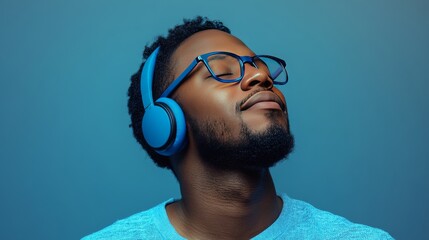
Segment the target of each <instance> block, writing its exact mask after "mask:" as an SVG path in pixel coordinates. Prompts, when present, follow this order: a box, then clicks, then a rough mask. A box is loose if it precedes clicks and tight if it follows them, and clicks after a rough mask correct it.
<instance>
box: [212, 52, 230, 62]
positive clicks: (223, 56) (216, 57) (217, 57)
mask: <svg viewBox="0 0 429 240" xmlns="http://www.w3.org/2000/svg"><path fill="white" fill-rule="evenodd" d="M212 56H213V57H211V58H210V59H207V61H208V62H211V61H212V60H223V59H225V58H226V56H225V55H222V54H215V55H212Z"/></svg>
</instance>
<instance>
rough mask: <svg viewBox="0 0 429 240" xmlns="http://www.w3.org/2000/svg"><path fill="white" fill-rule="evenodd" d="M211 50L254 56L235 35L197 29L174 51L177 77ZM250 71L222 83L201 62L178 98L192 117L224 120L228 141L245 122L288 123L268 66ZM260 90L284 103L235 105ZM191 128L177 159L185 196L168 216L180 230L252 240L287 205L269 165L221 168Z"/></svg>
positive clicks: (261, 126)
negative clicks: (241, 107)
mask: <svg viewBox="0 0 429 240" xmlns="http://www.w3.org/2000/svg"><path fill="white" fill-rule="evenodd" d="M212 51H229V52H233V53H236V54H238V55H246V56H253V55H255V54H254V53H253V52H252V51H251V50H250V49H249V48H248V47H247V46H246V45H245V44H244V43H242V42H241V41H240V40H239V39H237V38H236V37H234V36H232V35H230V34H227V33H225V32H221V31H218V30H206V31H202V32H198V33H196V34H194V35H192V36H191V37H189V38H188V39H186V40H185V41H184V42H183V43H182V44H181V45H180V46H179V47H178V48H177V50H176V51H175V52H174V54H173V56H172V61H171V62H172V66H173V75H174V77H177V76H178V75H179V74H180V73H181V72H182V71H183V70H184V69H185V68H186V67H187V66H188V65H189V63H190V62H191V61H192V60H193V59H194V58H195V57H196V56H198V55H200V54H204V53H208V52H212ZM245 70H246V71H245V75H244V78H243V80H242V81H241V82H239V83H220V82H218V81H216V80H214V79H212V78H207V76H209V75H208V71H207V70H206V68H205V67H204V66H203V64H201V63H200V64H199V65H198V66H197V67H196V68H195V69H194V71H193V72H192V74H191V75H190V76H189V77H188V79H187V80H186V81H184V82H183V84H182V85H181V86H180V87H179V88H178V89H177V90H176V91H175V92H174V93H173V96H172V97H173V98H174V99H176V100H177V101H178V102H179V104H180V105H181V106H182V109H183V111H184V112H185V113H187V114H188V115H190V116H192V117H193V118H194V119H201V121H213V120H215V121H216V120H222V121H224V122H226V125H225V126H224V129H223V130H225V129H227V131H225V132H224V133H222V137H223V138H225V141H228V140H234V139H238V137H239V134H240V123H244V124H246V125H247V126H248V127H249V128H250V129H252V131H254V132H258V131H263V130H265V129H266V128H267V127H268V126H269V125H270V124H279V125H281V126H284V127H285V128H286V127H287V124H288V123H287V120H286V119H287V117H286V109H285V107H284V106H285V104H286V103H285V98H284V96H283V94H282V93H281V92H280V91H279V90H277V89H276V88H274V87H273V83H272V81H271V80H270V79H269V77H268V76H267V74H266V73H265V72H264V71H261V70H259V69H256V68H254V67H252V66H251V65H250V64H246V66H245ZM261 89H264V91H262V92H261V95H262V94H272V93H274V94H276V95H277V96H278V97H279V99H280V100H281V102H282V104H283V103H284V105H283V106H281V105H282V104H279V103H278V102H275V101H261V102H256V103H252V105H251V107H249V108H248V109H245V110H243V111H241V112H239V113H237V110H236V103H239V102H240V101H242V100H243V99H245V98H246V97H248V96H249V94H250V93H252V92H254V91H255V90H261ZM267 112H275V113H276V116H277V117H270V118H268V117H267V114H266V113H267ZM187 131H188V132H187V136H188V138H189V143H188V146H187V148H186V150H185V151H184V152H183V153H181V154H180V155H177V156H174V157H172V158H171V161H172V165H173V170H174V172H175V173H176V176H177V179H178V181H179V183H180V190H181V194H182V199H181V200H179V201H176V202H174V203H171V204H169V205H168V206H167V214H168V217H169V220H170V222H171V224H172V225H173V226H174V228H175V229H176V231H177V232H178V233H179V234H180V235H181V236H183V237H185V238H187V239H249V238H251V237H253V236H255V235H257V234H259V233H260V232H262V231H263V230H265V229H266V228H267V227H269V226H270V225H271V224H272V223H273V222H274V221H275V220H276V219H277V217H278V216H279V214H280V212H281V210H282V205H283V203H282V201H281V199H280V198H279V197H278V196H277V194H276V190H275V187H274V183H273V180H272V177H271V174H270V172H269V170H268V169H267V168H262V169H252V170H249V169H239V170H223V169H219V168H217V167H216V166H213V165H210V164H208V163H207V162H206V161H204V159H202V158H201V156H200V155H199V153H198V149H197V148H196V144H195V140H194V135H193V131H192V126H190V125H189V124H187ZM219 132H222V129H219ZM255 147H257V146H255Z"/></svg>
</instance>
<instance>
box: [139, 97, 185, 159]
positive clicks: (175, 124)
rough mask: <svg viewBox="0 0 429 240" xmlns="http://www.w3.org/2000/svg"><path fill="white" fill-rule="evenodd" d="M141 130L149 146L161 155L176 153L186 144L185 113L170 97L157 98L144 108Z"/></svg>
mask: <svg viewBox="0 0 429 240" xmlns="http://www.w3.org/2000/svg"><path fill="white" fill-rule="evenodd" d="M142 131H143V136H144V138H145V140H146V142H147V143H148V144H149V146H151V147H152V148H153V149H154V150H155V151H156V152H157V153H159V154H161V155H163V156H172V155H174V154H176V153H178V152H179V151H180V150H182V149H183V147H184V146H185V144H186V122H185V115H184V114H183V111H182V109H181V108H180V106H179V104H177V102H176V101H174V100H173V99H171V98H159V99H158V100H157V101H156V102H155V104H154V105H152V106H150V107H149V108H148V109H146V112H145V114H144V116H143V119H142Z"/></svg>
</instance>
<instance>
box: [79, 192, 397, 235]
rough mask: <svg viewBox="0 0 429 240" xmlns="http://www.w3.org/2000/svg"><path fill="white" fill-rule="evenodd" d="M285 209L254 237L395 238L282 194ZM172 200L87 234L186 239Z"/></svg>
mask: <svg viewBox="0 0 429 240" xmlns="http://www.w3.org/2000/svg"><path fill="white" fill-rule="evenodd" d="M280 197H281V198H282V200H283V209H282V212H281V213H280V216H279V217H278V218H277V220H276V221H275V222H274V223H273V224H271V226H269V227H268V228H267V229H265V230H264V231H263V232H261V233H260V234H258V235H257V236H255V237H254V238H252V239H254V240H267V239H300V240H301V239H393V238H392V237H391V236H390V235H389V234H388V233H386V232H384V231H383V230H380V229H377V228H372V227H368V226H365V225H362V224H356V223H352V222H350V221H348V220H347V219H345V218H343V217H340V216H337V215H334V214H332V213H330V212H326V211H322V210H319V209H317V208H315V207H313V206H312V205H310V204H308V203H306V202H303V201H300V200H295V199H292V198H289V197H288V196H287V195H286V194H282V195H281V196H280ZM173 201H174V199H169V200H168V201H165V202H163V203H161V204H159V205H157V206H155V207H153V208H151V209H149V210H147V211H143V212H140V213H137V214H134V215H132V216H130V217H128V218H125V219H123V220H119V221H117V222H115V223H114V224H112V225H110V226H108V227H106V228H104V229H102V230H100V231H98V232H96V233H93V234H91V235H89V236H86V237H84V238H83V239H82V240H91V239H129V240H131V239H133V240H136V239H174V240H176V239H185V238H183V237H182V236H180V235H179V234H178V233H177V232H176V230H175V229H174V227H173V226H172V225H171V223H170V221H169V219H168V216H167V211H166V208H165V206H166V205H167V204H169V203H172V202H173Z"/></svg>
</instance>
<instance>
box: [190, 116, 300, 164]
mask: <svg viewBox="0 0 429 240" xmlns="http://www.w3.org/2000/svg"><path fill="white" fill-rule="evenodd" d="M274 115H276V114H274ZM270 116H271V117H273V116H272V114H267V117H269V118H271V117H270ZM187 118H188V120H189V124H190V127H191V129H192V133H193V135H194V138H195V143H196V147H197V149H198V152H199V154H200V156H201V158H202V159H203V161H204V162H205V163H207V164H209V165H211V166H212V167H215V168H219V169H224V170H260V169H264V168H269V167H272V166H274V165H275V164H276V163H278V162H280V161H281V160H283V159H285V158H286V157H287V156H288V155H289V153H291V152H292V151H293V147H294V137H293V135H292V134H291V133H290V129H289V121H287V127H285V126H284V125H283V124H277V123H276V121H275V120H271V121H272V123H271V124H270V125H269V126H268V127H267V128H266V129H265V130H263V131H260V132H252V130H251V129H250V128H249V127H248V126H247V125H246V124H245V123H244V122H243V120H241V123H240V126H241V127H240V134H239V137H238V138H237V137H235V138H234V137H232V136H231V132H233V131H231V129H229V128H228V127H227V124H226V122H224V121H219V120H217V121H216V120H206V121H196V120H195V119H192V118H189V116H188V117H187ZM268 121H270V120H268Z"/></svg>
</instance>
